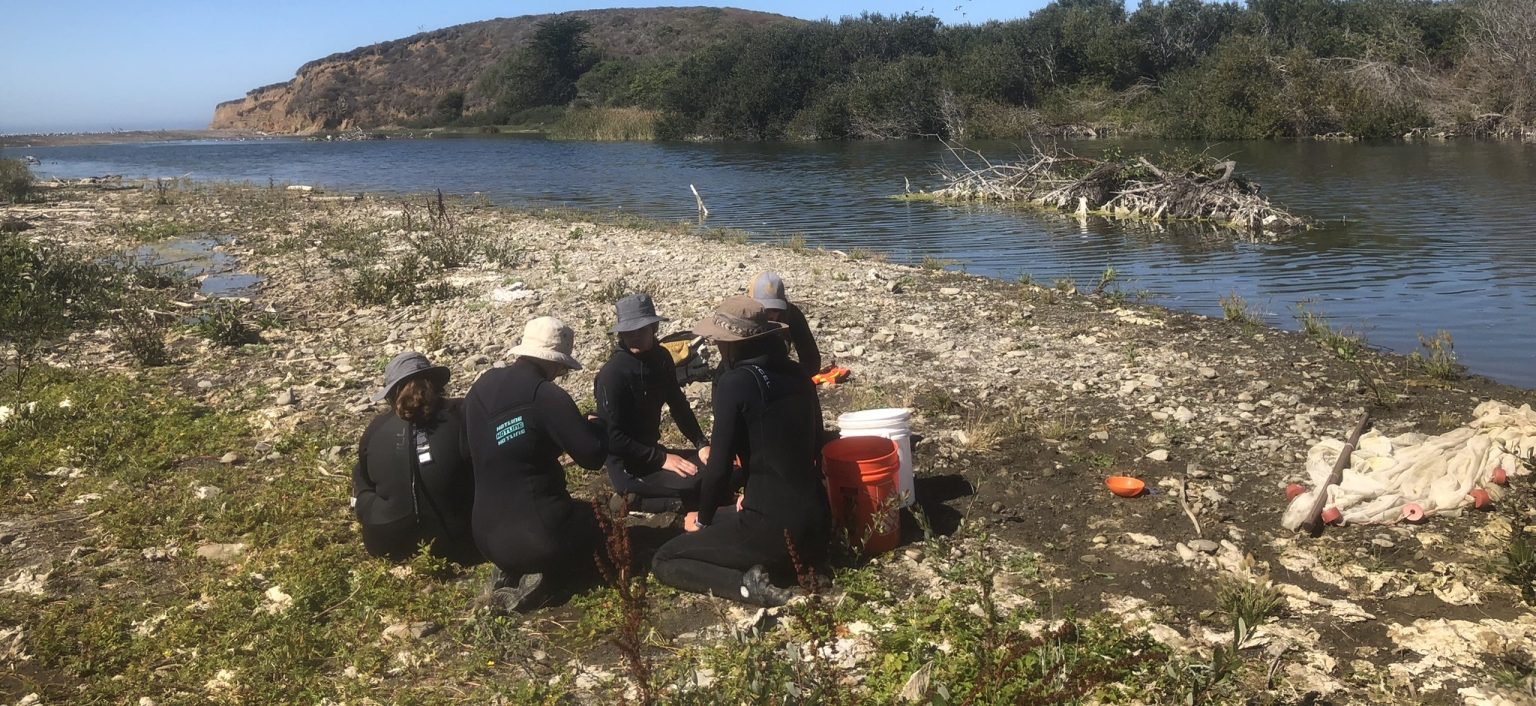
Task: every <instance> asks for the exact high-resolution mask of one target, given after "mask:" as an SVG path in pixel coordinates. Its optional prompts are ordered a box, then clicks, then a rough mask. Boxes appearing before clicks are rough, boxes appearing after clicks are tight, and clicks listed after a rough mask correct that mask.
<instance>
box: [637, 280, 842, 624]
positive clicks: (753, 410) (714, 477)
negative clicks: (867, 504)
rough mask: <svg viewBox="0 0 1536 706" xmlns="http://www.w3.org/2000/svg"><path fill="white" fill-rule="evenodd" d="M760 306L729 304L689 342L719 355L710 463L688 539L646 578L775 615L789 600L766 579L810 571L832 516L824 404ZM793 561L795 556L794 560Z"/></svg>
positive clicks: (672, 546)
mask: <svg viewBox="0 0 1536 706" xmlns="http://www.w3.org/2000/svg"><path fill="white" fill-rule="evenodd" d="M784 328H785V325H784V324H782V323H778V322H774V321H770V320H769V319H768V315H767V312H765V311H764V309H763V307H762V305H761V304H759V303H758V302H757V301H756V300H754V299H752V298H750V297H739V296H738V297H731V298H730V299H727V300H725V301H724V302H722V303H721V304H720V307H719V308H718V309H717V310H716V311H715V312H714V314H713V315H711V316H710V317H709V318H707V319H705V320H703V321H701V322H700V323H699V324H698V325H697V326H695V327H694V333H697V334H698V335H701V336H705V337H708V338H710V339H712V340H713V341H714V343H715V345H716V346H718V347H719V349H720V356H721V361H722V365H723V366H724V367H725V371H724V372H722V373H721V374H720V376H719V378H718V380H717V381H716V382H715V391H714V412H715V427H714V433H713V435H712V437H711V443H710V448H711V449H713V451H712V452H711V453H710V455H709V456H710V458H709V460H708V461H707V462H706V463H705V466H704V469H703V470H702V471H700V475H701V476H703V478H702V480H701V482H700V486H699V496H700V497H699V510H698V512H696V513H692V512H691V513H688V515H687V516H686V517H685V518H684V521H683V530H684V532H685V534H683V535H681V536H679V537H676V538H674V539H672V540H671V541H669V542H667V543H666V544H663V545H662V546H661V548H659V549H658V550H657V551H656V556H655V558H654V559H653V561H652V565H651V570H652V572H653V573H654V574H655V576H656V579H657V580H658V581H661V582H662V583H664V584H667V585H669V586H673V587H676V588H680V589H683V590H686V591H694V592H697V593H708V594H712V595H716V596H720V597H722V598H731V599H733V600H738V601H742V602H745V603H752V604H756V605H765V606H775V605H783V604H784V603H786V602H788V600H789V598H790V596H791V595H792V594H791V592H790V591H787V590H785V589H783V588H779V587H777V586H775V585H774V584H773V583H772V582H771V581H770V580H769V572H770V571H786V570H789V569H791V568H794V567H793V566H792V564H793V563H794V562H793V561H792V559H797V560H798V561H799V562H801V565H802V566H814V565H816V564H817V563H819V562H820V561H822V559H823V558H824V556H825V554H826V548H827V542H828V541H829V539H830V525H831V520H830V511H829V509H828V507H827V494H826V489H825V488H824V486H823V485H822V477H821V470H820V468H819V467H818V466H817V465H816V457H817V453H818V451H819V448H820V433H821V403H820V401H819V400H818V399H817V397H816V387H815V385H814V384H812V382H811V379H810V377H809V376H808V375H806V374H805V371H804V370H803V369H802V368H800V367H799V366H798V365H796V364H795V362H794V361H791V360H790V359H789V355H788V353H787V352H786V351H785V348H784V343H783V340H782V339H781V335H782V331H783V329H784ZM738 455H739V456H741V457H742V458H744V459H745V460H746V463H745V464H743V465H744V466H745V472H746V491H745V493H744V494H743V496H742V499H741V501H740V502H739V503H737V504H736V506H735V507H722V506H725V505H727V504H728V503H729V502H730V494H731V490H732V486H731V463H732V460H733V459H734V458H735V457H737V456H738ZM791 552H793V555H792V554H791Z"/></svg>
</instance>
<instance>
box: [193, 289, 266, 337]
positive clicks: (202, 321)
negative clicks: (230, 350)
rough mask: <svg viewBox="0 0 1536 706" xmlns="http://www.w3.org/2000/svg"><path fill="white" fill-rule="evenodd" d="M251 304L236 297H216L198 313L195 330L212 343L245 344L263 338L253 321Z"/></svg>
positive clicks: (194, 325)
mask: <svg viewBox="0 0 1536 706" xmlns="http://www.w3.org/2000/svg"><path fill="white" fill-rule="evenodd" d="M250 309H251V306H250V304H249V303H247V302H243V301H239V300H236V299H214V300H212V301H211V302H209V304H208V306H206V307H204V309H203V311H202V313H201V314H199V315H198V317H197V321H196V323H194V324H192V328H193V330H195V331H196V332H197V334H198V335H199V336H202V337H203V338H204V339H207V340H208V341H209V342H210V343H215V344H218V345H221V346H243V345H245V344H247V343H256V342H257V341H259V340H261V339H260V336H259V334H258V332H257V330H256V328H255V327H254V326H253V325H252V323H251V313H250Z"/></svg>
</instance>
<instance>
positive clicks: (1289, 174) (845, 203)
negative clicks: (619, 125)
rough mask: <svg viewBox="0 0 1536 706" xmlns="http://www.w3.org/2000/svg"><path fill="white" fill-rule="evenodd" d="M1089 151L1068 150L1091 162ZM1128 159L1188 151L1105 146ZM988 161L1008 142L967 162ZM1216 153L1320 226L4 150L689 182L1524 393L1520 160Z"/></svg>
mask: <svg viewBox="0 0 1536 706" xmlns="http://www.w3.org/2000/svg"><path fill="white" fill-rule="evenodd" d="M1106 146H1108V144H1107V143H1079V144H1078V145H1075V146H1074V148H1075V149H1078V150H1079V151H1082V152H1084V153H1091V152H1096V151H1098V150H1102V149H1104V148H1105V147H1106ZM1119 146H1123V147H1127V148H1132V149H1140V148H1146V149H1154V150H1155V149H1166V148H1170V147H1174V146H1183V147H1193V148H1195V149H1201V148H1204V147H1205V145H1198V144H1197V145H1174V144H1171V143H1119ZM978 147H980V148H981V149H982V150H983V151H984V152H986V153H987V154H988V155H989V156H990V157H992V158H994V159H996V158H1006V157H1008V156H1010V155H1013V154H1016V153H1017V151H1018V150H1017V149H1016V148H1015V147H1014V146H1012V145H1006V144H991V145H979V146H978ZM1211 150H1212V152H1213V153H1216V154H1222V155H1231V156H1233V157H1234V158H1236V159H1237V160H1238V162H1239V164H1240V169H1241V170H1242V171H1243V172H1244V173H1246V174H1248V175H1249V176H1252V177H1254V178H1255V179H1257V180H1258V181H1259V182H1260V183H1262V184H1263V185H1264V187H1265V190H1266V192H1267V193H1269V194H1271V195H1272V196H1273V197H1274V198H1275V199H1276V200H1277V201H1279V202H1280V203H1282V204H1284V205H1285V206H1287V207H1289V208H1290V209H1291V210H1293V211H1296V212H1299V213H1302V214H1305V215H1308V216H1311V217H1313V218H1317V219H1320V220H1323V221H1326V225H1324V226H1323V227H1321V228H1319V229H1317V230H1314V231H1311V232H1307V233H1302V234H1299V235H1296V236H1293V237H1290V238H1288V239H1286V240H1284V241H1282V242H1279V243H1241V242H1232V241H1230V240H1228V239H1225V238H1212V237H1202V236H1197V235H1192V234H1184V235H1179V236H1170V235H1166V234H1164V235H1157V234H1153V233H1150V232H1148V231H1147V230H1145V229H1144V228H1142V227H1126V226H1120V225H1116V224H1112V223H1106V222H1101V221H1090V222H1088V223H1087V224H1086V225H1079V224H1078V223H1077V222H1076V221H1074V220H1072V219H1069V218H1057V217H1052V216H1040V215H1033V214H1028V213H1019V212H1007V211H1002V210H999V209H995V208H987V207H960V208H956V207H943V206H936V205H932V204H906V203H901V202H897V201H892V200H890V199H889V198H887V197H888V196H890V195H892V194H895V193H899V192H901V191H902V189H903V178H910V179H911V181H912V184H913V188H921V187H931V186H934V185H935V184H937V183H938V180H937V179H936V177H935V176H934V170H933V165H934V164H935V163H937V162H939V161H941V160H943V159H944V158H945V154H946V153H945V150H944V149H943V148H942V147H941V146H939V145H937V144H935V143H928V142H899V143H848V144H731V143H725V144H658V143H585V142H550V141H545V140H542V139H537V138H509V137H499V138H483V139H481V138H476V139H438V140H416V141H373V142H345V143H323V142H321V143H316V142H303V141H260V142H190V143H158V144H132V145H104V146H83V147H57V148H30V149H9V150H6V151H5V156H20V155H23V154H29V155H35V156H37V157H38V158H40V159H42V160H43V164H42V166H41V167H38V168H36V169H35V171H37V172H38V173H39V174H40V175H42V176H59V177H66V178H68V177H80V176H95V175H102V174H122V175H124V176H126V177H130V178H134V177H175V176H189V177H191V178H194V179H200V180H235V181H250V182H254V183H258V184H262V185H265V184H266V183H267V180H268V179H269V178H271V179H275V180H277V181H279V182H291V183H304V184H317V185H322V186H325V187H329V188H332V189H337V190H344V191H362V190H366V191H390V192H424V191H430V190H432V189H437V188H441V189H442V190H443V191H444V192H447V193H455V194H470V193H473V192H481V193H484V194H486V195H488V196H489V197H490V198H491V199H492V201H494V202H496V203H504V204H516V205H534V206H539V205H550V206H554V205H558V206H572V207H578V208H595V209H604V210H625V211H633V212H637V213H640V214H643V215H646V216H651V217H657V218H665V219H679V220H682V219H692V218H693V217H694V215H695V214H694V203H693V195H692V194H691V193H690V192H689V190H688V185H689V184H694V185H697V186H698V188H699V191H700V192H701V193H702V194H703V196H704V199H705V202H706V204H707V205H708V206H709V209H710V213H711V218H710V220H709V225H711V226H728V227H735V228H742V229H746V230H749V231H752V232H754V233H756V234H759V235H761V236H763V237H765V238H782V237H784V236H785V235H787V234H790V233H803V234H804V235H805V236H806V238H807V240H808V242H810V243H811V244H813V245H824V246H828V247H837V248H850V247H866V248H877V249H880V250H884V251H885V252H887V253H889V254H890V256H891V258H892V259H893V260H897V261H909V262H916V261H919V260H921V259H922V258H923V257H925V256H932V257H939V258H947V259H953V260H956V261H958V262H959V263H960V264H959V266H960V267H963V268H964V269H966V270H967V271H969V272H973V273H978V274H984V275H989V276H996V277H1004V278H1010V279H1011V278H1015V277H1018V276H1019V275H1021V274H1029V275H1031V276H1033V277H1034V278H1035V279H1036V280H1046V281H1049V280H1051V279H1054V278H1057V277H1072V278H1075V279H1076V280H1077V281H1078V283H1079V284H1080V285H1082V284H1091V283H1092V282H1094V281H1096V280H1097V279H1098V276H1099V274H1100V273H1101V272H1102V271H1103V270H1104V268H1105V267H1107V266H1113V267H1114V268H1115V269H1116V270H1118V271H1119V272H1120V275H1121V277H1122V287H1123V288H1125V289H1127V290H1147V291H1149V292H1151V293H1152V295H1153V297H1154V300H1155V301H1158V302H1160V303H1163V304H1167V305H1169V306H1173V307H1177V308H1182V309H1187V310H1191V311H1197V312H1200V313H1204V314H1212V315H1216V316H1220V313H1221V310H1220V306H1219V303H1218V300H1219V299H1220V298H1221V297H1222V296H1223V295H1226V294H1228V293H1232V292H1236V293H1238V294H1239V295H1241V296H1243V297H1244V298H1246V299H1247V300H1248V301H1249V302H1250V303H1252V304H1254V305H1256V306H1258V307H1259V308H1261V309H1262V310H1263V311H1264V312H1265V313H1266V315H1267V317H1268V319H1269V322H1270V323H1271V324H1273V325H1277V326H1282V327H1287V328H1294V327H1295V322H1294V320H1293V318H1292V312H1293V307H1294V306H1295V304H1296V303H1297V302H1300V301H1309V302H1311V304H1310V306H1311V308H1312V309H1313V310H1315V311H1318V312H1321V313H1323V314H1325V315H1327V316H1329V317H1330V318H1332V319H1333V320H1334V322H1335V323H1336V324H1339V325H1344V326H1348V327H1350V328H1353V329H1355V330H1357V331H1360V332H1362V333H1364V334H1365V335H1366V336H1367V338H1368V339H1369V340H1370V341H1371V342H1372V343H1373V344H1376V345H1379V346H1383V347H1387V348H1390V349H1393V350H1397V351H1402V352H1410V351H1413V350H1415V349H1417V347H1418V334H1419V333H1425V334H1432V333H1434V332H1435V331H1436V330H1439V329H1445V330H1447V331H1450V332H1451V333H1452V335H1453V336H1454V337H1455V340H1456V351H1457V353H1458V354H1459V355H1460V357H1461V360H1462V362H1464V363H1466V364H1467V365H1468V366H1469V367H1470V368H1471V369H1472V370H1473V371H1474V372H1477V373H1481V374H1485V375H1488V376H1490V377H1493V378H1495V379H1498V380H1501V381H1505V382H1511V383H1516V384H1520V385H1524V386H1527V387H1536V365H1533V363H1536V307H1533V306H1532V299H1533V297H1536V248H1533V247H1532V245H1533V242H1536V144H1512V143H1482V142H1454V143H1448V144H1400V143H1393V144H1358V143H1357V144H1346V143H1312V142H1299V143H1233V144H1226V145H1216V146H1213V147H1211Z"/></svg>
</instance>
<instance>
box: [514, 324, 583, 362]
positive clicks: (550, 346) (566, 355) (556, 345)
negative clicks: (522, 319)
mask: <svg viewBox="0 0 1536 706" xmlns="http://www.w3.org/2000/svg"><path fill="white" fill-rule="evenodd" d="M575 348H576V332H575V331H572V330H571V327H569V326H566V325H565V322H564V321H561V320H559V319H557V318H555V317H553V316H540V317H539V318H537V319H533V320H532V321H529V322H528V323H527V324H525V325H524V326H523V340H522V342H520V343H518V344H517V345H516V346H514V347H513V348H512V351H511V353H512V355H514V356H517V357H519V358H521V357H525V356H526V357H528V358H538V359H539V360H547V361H549V362H551V363H559V364H561V365H564V366H565V367H567V368H570V369H571V370H581V363H580V362H579V361H577V360H576V359H575V358H573V357H571V351H572V350H574V349H575Z"/></svg>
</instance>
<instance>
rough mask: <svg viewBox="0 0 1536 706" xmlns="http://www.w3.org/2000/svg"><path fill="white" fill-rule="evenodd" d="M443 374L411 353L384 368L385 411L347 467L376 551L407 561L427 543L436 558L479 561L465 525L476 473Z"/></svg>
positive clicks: (356, 506) (366, 540)
mask: <svg viewBox="0 0 1536 706" xmlns="http://www.w3.org/2000/svg"><path fill="white" fill-rule="evenodd" d="M448 377H449V372H448V369H447V368H445V367H443V366H441V365H432V363H431V362H430V361H428V360H427V358H426V357H425V356H423V355H422V354H420V353H417V352H415V351H406V352H404V353H401V354H400V355H397V356H395V359H394V360H391V361H390V362H389V365H388V366H386V367H385V368H384V387H383V388H382V389H380V390H379V392H378V393H377V394H375V395H374V396H373V399H374V401H375V402H377V401H381V400H388V401H389V406H390V410H389V411H388V412H385V413H383V414H380V415H379V416H377V417H375V418H374V419H373V421H372V422H370V423H369V424H368V429H367V430H366V431H364V432H363V439H362V441H361V442H360V443H359V444H358V446H357V463H356V464H355V465H353V467H352V507H353V511H354V512H355V513H356V514H357V519H358V522H360V523H362V532H363V546H364V547H365V548H367V550H368V553H369V554H372V555H373V556H377V557H387V558H389V559H390V560H392V561H404V560H406V559H408V558H410V557H411V555H413V554H415V553H416V550H417V548H418V547H420V546H421V545H422V544H423V543H426V544H428V545H429V551H431V553H432V554H433V555H435V556H438V557H442V558H445V559H448V560H450V561H454V562H457V563H460V564H466V565H467V564H474V563H478V562H479V561H480V553H479V552H478V551H477V550H476V549H475V544H474V541H473V540H472V538H471V536H470V530H469V525H470V508H471V506H472V504H473V503H474V497H475V478H474V471H473V469H472V468H471V467H470V455H469V443H468V441H467V440H466V438H465V435H464V411H463V408H462V406H461V400H457V399H450V398H448V397H445V396H444V395H443V389H444V387H446V386H447V384H448Z"/></svg>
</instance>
